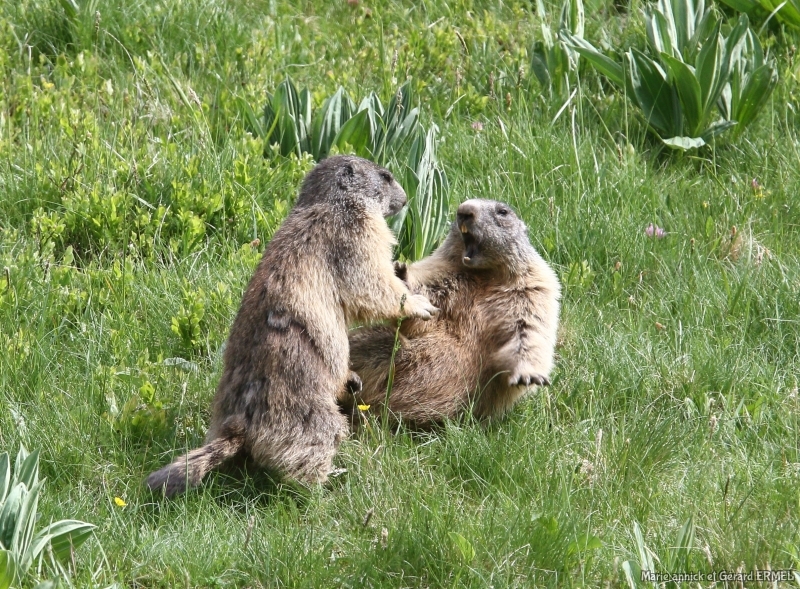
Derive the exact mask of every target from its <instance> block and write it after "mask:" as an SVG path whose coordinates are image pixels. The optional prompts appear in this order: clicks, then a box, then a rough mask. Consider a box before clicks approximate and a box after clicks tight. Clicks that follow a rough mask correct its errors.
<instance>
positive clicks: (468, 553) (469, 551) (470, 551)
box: [450, 532, 475, 564]
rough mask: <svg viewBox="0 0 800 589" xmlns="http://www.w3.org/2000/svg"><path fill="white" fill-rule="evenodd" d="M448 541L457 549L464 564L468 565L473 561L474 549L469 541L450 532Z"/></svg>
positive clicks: (456, 533)
mask: <svg viewBox="0 0 800 589" xmlns="http://www.w3.org/2000/svg"><path fill="white" fill-rule="evenodd" d="M450 539H451V540H452V541H453V544H454V545H455V547H456V548H457V549H458V552H459V554H460V555H461V558H462V559H463V560H464V562H465V563H467V564H469V563H471V562H472V561H473V560H474V559H475V549H474V548H473V547H472V544H471V543H470V541H469V540H467V539H466V538H465V537H464V536H462V535H461V534H459V533H458V532H450Z"/></svg>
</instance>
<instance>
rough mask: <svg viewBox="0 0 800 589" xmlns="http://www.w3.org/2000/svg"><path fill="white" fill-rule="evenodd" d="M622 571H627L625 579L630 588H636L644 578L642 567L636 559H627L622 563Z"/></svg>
mask: <svg viewBox="0 0 800 589" xmlns="http://www.w3.org/2000/svg"><path fill="white" fill-rule="evenodd" d="M622 571H623V572H624V573H625V580H626V581H627V582H628V587H630V589H636V588H637V587H638V586H639V582H640V580H641V578H642V567H640V566H639V563H638V562H636V561H635V560H626V561H625V562H623V563H622Z"/></svg>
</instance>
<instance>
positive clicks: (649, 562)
mask: <svg viewBox="0 0 800 589" xmlns="http://www.w3.org/2000/svg"><path fill="white" fill-rule="evenodd" d="M633 538H634V540H635V541H636V550H637V552H638V553H639V566H640V567H641V568H643V569H645V570H648V571H654V570H656V563H655V561H654V560H653V553H652V552H651V551H650V549H649V548H648V547H647V546H646V545H645V543H644V536H643V535H642V529H641V528H640V527H639V522H636V521H634V522H633Z"/></svg>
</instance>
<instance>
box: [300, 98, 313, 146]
mask: <svg viewBox="0 0 800 589" xmlns="http://www.w3.org/2000/svg"><path fill="white" fill-rule="evenodd" d="M298 98H299V101H298V108H297V141H298V147H299V149H300V152H301V153H302V152H305V153H311V137H310V136H309V135H310V133H311V92H309V91H308V88H304V89H303V91H302V92H300V94H299V95H298ZM298 155H299V154H298Z"/></svg>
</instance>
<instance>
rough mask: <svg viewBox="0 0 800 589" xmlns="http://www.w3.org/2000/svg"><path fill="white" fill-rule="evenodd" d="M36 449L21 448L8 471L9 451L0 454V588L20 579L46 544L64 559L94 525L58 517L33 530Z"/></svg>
mask: <svg viewBox="0 0 800 589" xmlns="http://www.w3.org/2000/svg"><path fill="white" fill-rule="evenodd" d="M44 482H45V481H44V479H42V480H39V451H38V450H35V451H34V452H31V453H30V454H28V452H27V451H26V450H25V448H20V450H19V453H18V454H17V461H16V464H15V465H14V474H13V477H12V474H11V463H10V459H9V455H8V452H3V453H2V454H0V589H7V588H8V587H9V586H10V585H11V584H17V583H20V582H22V580H23V579H24V577H25V576H26V575H27V573H28V571H29V570H30V568H31V566H32V565H33V564H34V563H36V562H38V561H39V560H40V559H41V557H42V554H43V552H44V550H45V548H47V547H48V546H49V547H50V549H51V552H52V554H53V557H54V558H55V559H56V560H58V561H61V562H65V561H66V560H67V559H68V558H69V556H70V554H71V553H72V551H73V550H74V549H75V548H77V547H78V546H80V545H81V544H83V543H84V542H85V541H86V540H87V539H88V538H89V536H91V534H92V530H94V528H95V526H93V525H92V524H87V523H85V522H81V521H77V520H61V521H57V522H54V523H51V524H49V525H48V526H45V527H44V528H42V529H41V530H39V531H38V532H36V531H35V525H36V520H37V508H38V503H39V493H40V492H41V490H42V487H43V486H44Z"/></svg>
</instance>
